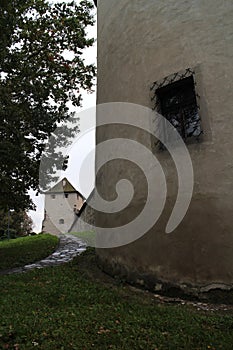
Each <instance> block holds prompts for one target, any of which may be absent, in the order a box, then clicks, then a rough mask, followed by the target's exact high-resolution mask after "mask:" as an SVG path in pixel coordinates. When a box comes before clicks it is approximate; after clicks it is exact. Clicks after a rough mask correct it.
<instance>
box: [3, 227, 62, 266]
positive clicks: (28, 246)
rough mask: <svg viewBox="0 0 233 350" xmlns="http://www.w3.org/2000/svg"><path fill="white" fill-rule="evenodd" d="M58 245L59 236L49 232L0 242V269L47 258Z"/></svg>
mask: <svg viewBox="0 0 233 350" xmlns="http://www.w3.org/2000/svg"><path fill="white" fill-rule="evenodd" d="M57 245H58V238H57V237H55V236H52V235H49V234H42V235H37V236H27V237H22V238H16V239H11V240H9V241H2V242H0V271H1V270H6V269H11V268H14V267H20V266H24V265H26V264H29V263H33V262H36V261H38V260H41V259H43V258H46V257H47V256H48V255H50V254H51V253H52V252H53V251H54V250H55V249H56V247H57Z"/></svg>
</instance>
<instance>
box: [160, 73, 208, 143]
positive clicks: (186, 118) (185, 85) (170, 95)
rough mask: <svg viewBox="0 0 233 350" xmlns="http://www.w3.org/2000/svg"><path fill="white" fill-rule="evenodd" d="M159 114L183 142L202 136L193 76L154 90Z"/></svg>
mask: <svg viewBox="0 0 233 350" xmlns="http://www.w3.org/2000/svg"><path fill="white" fill-rule="evenodd" d="M156 95H157V97H158V101H159V112H160V113H161V114H162V115H163V116H164V117H165V118H166V119H167V120H168V121H169V122H170V123H171V124H172V125H173V126H174V127H175V128H176V129H177V131H178V132H179V134H180V135H181V137H182V138H183V140H184V141H185V142H186V141H188V140H191V139H196V140H198V138H199V136H200V135H201V134H202V130H201V121H200V117H199V109H198V105H197V100H196V93H195V86H194V80H193V76H189V77H188V78H184V79H181V80H179V81H176V82H174V83H171V84H168V85H166V86H164V87H161V88H159V89H157V90H156Z"/></svg>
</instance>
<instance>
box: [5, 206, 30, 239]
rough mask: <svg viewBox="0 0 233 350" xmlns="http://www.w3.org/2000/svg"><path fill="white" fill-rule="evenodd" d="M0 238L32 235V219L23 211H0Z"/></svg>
mask: <svg viewBox="0 0 233 350" xmlns="http://www.w3.org/2000/svg"><path fill="white" fill-rule="evenodd" d="M0 222H1V225H0V238H3V237H4V238H6V237H8V231H9V235H10V238H16V237H22V236H28V235H29V234H31V233H32V225H33V223H32V219H31V218H30V216H28V214H27V213H26V212H25V211H23V210H19V211H8V212H5V211H4V210H0Z"/></svg>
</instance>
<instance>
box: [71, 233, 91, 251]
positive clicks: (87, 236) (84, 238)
mask: <svg viewBox="0 0 233 350" xmlns="http://www.w3.org/2000/svg"><path fill="white" fill-rule="evenodd" d="M70 234H71V235H73V236H75V237H78V238H80V239H81V240H82V241H83V242H85V243H86V244H87V245H88V246H90V247H95V232H94V231H83V232H70Z"/></svg>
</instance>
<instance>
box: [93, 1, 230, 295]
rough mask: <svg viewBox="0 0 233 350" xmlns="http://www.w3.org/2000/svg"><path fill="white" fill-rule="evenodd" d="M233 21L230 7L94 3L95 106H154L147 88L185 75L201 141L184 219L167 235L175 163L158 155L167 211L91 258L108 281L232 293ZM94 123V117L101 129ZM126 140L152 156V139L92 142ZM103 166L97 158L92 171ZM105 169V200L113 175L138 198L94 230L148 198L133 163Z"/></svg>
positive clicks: (111, 133) (100, 134)
mask: <svg viewBox="0 0 233 350" xmlns="http://www.w3.org/2000/svg"><path fill="white" fill-rule="evenodd" d="M232 18H233V3H232V2H231V1H229V0H226V1H224V0H223V1H217V0H204V1H203V0H195V1H190V0H188V1H187V0H180V1H175V0H168V1H166V2H164V1H163V0H157V1H154V0H134V1H132V0H118V1H115V0H101V1H99V4H98V93H97V102H98V104H101V103H106V102H130V103H135V104H140V105H143V106H147V107H149V108H153V103H152V102H151V92H150V87H151V86H152V84H153V82H154V81H159V80H162V79H163V78H164V77H167V76H170V75H171V74H174V73H176V72H180V71H182V70H184V69H186V68H188V67H191V68H193V69H194V70H195V78H196V83H197V84H196V91H197V94H198V95H199V96H200V101H199V102H200V114H201V119H202V126H203V137H202V141H201V142H200V143H194V144H190V145H188V150H189V152H190V156H191V159H192V162H193V169H194V193H193V198H192V201H191V204H190V207H189V210H188V212H187V214H186V216H185V218H184V220H183V221H182V223H181V224H180V225H179V226H178V227H177V229H176V230H175V231H174V232H172V233H171V234H165V227H166V223H167V221H168V218H169V215H170V213H171V210H172V207H173V206H174V202H175V199H176V195H177V191H178V187H177V176H176V170H175V167H174V164H173V162H172V160H171V158H170V157H169V155H168V154H167V152H163V153H159V154H158V158H159V160H160V161H161V164H162V165H163V167H164V171H165V173H166V179H167V184H168V196H167V202H166V206H165V210H164V212H163V214H162V216H161V218H160V219H159V221H158V222H157V224H156V225H155V226H154V227H153V228H152V229H151V230H150V231H149V232H147V234H146V235H144V236H143V237H142V238H140V239H139V240H137V241H135V242H134V243H131V244H129V245H126V246H123V247H120V248H114V249H98V250H97V254H98V258H99V263H100V264H101V265H102V267H103V268H104V269H105V270H106V271H108V272H109V273H111V274H119V275H122V276H124V278H126V279H128V280H130V281H133V282H137V283H140V284H145V285H148V286H150V288H152V289H154V290H163V289H164V288H165V289H166V288H168V287H169V286H171V287H172V286H173V287H178V288H181V289H182V290H184V291H187V292H195V293H196V292H197V293H198V292H200V291H208V290H210V289H215V288H221V289H231V288H232V286H233V215H232V203H233V185H232V179H233V158H232V150H233V137H232V134H233V104H232V101H233V69H232V62H233V60H232V55H233V46H232V41H233V26H232ZM100 121H101V115H98V114H97V125H98V122H100ZM116 122H117V121H116ZM145 123H150V121H149V120H146V121H145ZM125 133H126V134H127V133H128V136H129V138H136V139H137V140H138V141H140V142H142V143H143V144H145V145H146V146H147V147H151V149H152V148H153V146H152V144H151V139H150V138H149V136H148V135H145V134H142V133H140V132H138V133H137V134H135V133H134V131H132V130H130V128H129V129H127V128H125V127H122V126H121V127H119V128H116V127H114V128H113V127H108V128H102V129H99V130H98V129H97V143H100V142H102V141H103V140H105V139H108V138H111V137H116V136H119V135H123V134H124V136H125ZM100 159H101V154H98V153H97V164H98V162H99V161H100ZM106 169H107V171H105V172H102V173H100V175H99V177H97V185H98V184H99V185H100V187H101V184H104V186H102V187H101V190H102V193H103V194H104V195H105V196H106V197H108V195H109V194H110V193H112V186H113V183H112V181H111V179H113V178H114V179H116V178H117V176H119V178H121V174H120V171H118V170H117V169H121V171H122V169H125V172H126V173H128V174H130V175H135V176H133V177H134V185H135V187H136V188H139V189H140V191H139V193H138V194H136V198H135V199H134V201H132V203H131V206H130V208H128V209H127V210H125V211H124V212H122V213H121V215H120V216H119V215H118V216H115V217H113V216H107V215H97V217H96V223H97V225H100V226H102V227H108V225H110V224H111V223H112V224H114V225H115V226H117V225H121V224H123V223H124V222H126V221H127V220H128V219H130V218H132V217H134V216H135V215H137V213H138V212H139V211H140V210H141V207H142V203H143V202H144V199H145V198H144V196H145V193H146V189H145V187H143V186H144V185H143V184H142V179H141V176H139V175H138V174H137V170H136V169H135V168H133V167H132V166H131V165H129V164H125V163H124V164H123V163H122V167H121V166H120V165H119V164H118V165H116V163H115V164H113V165H108V166H107V168H106ZM100 177H101V178H100Z"/></svg>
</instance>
